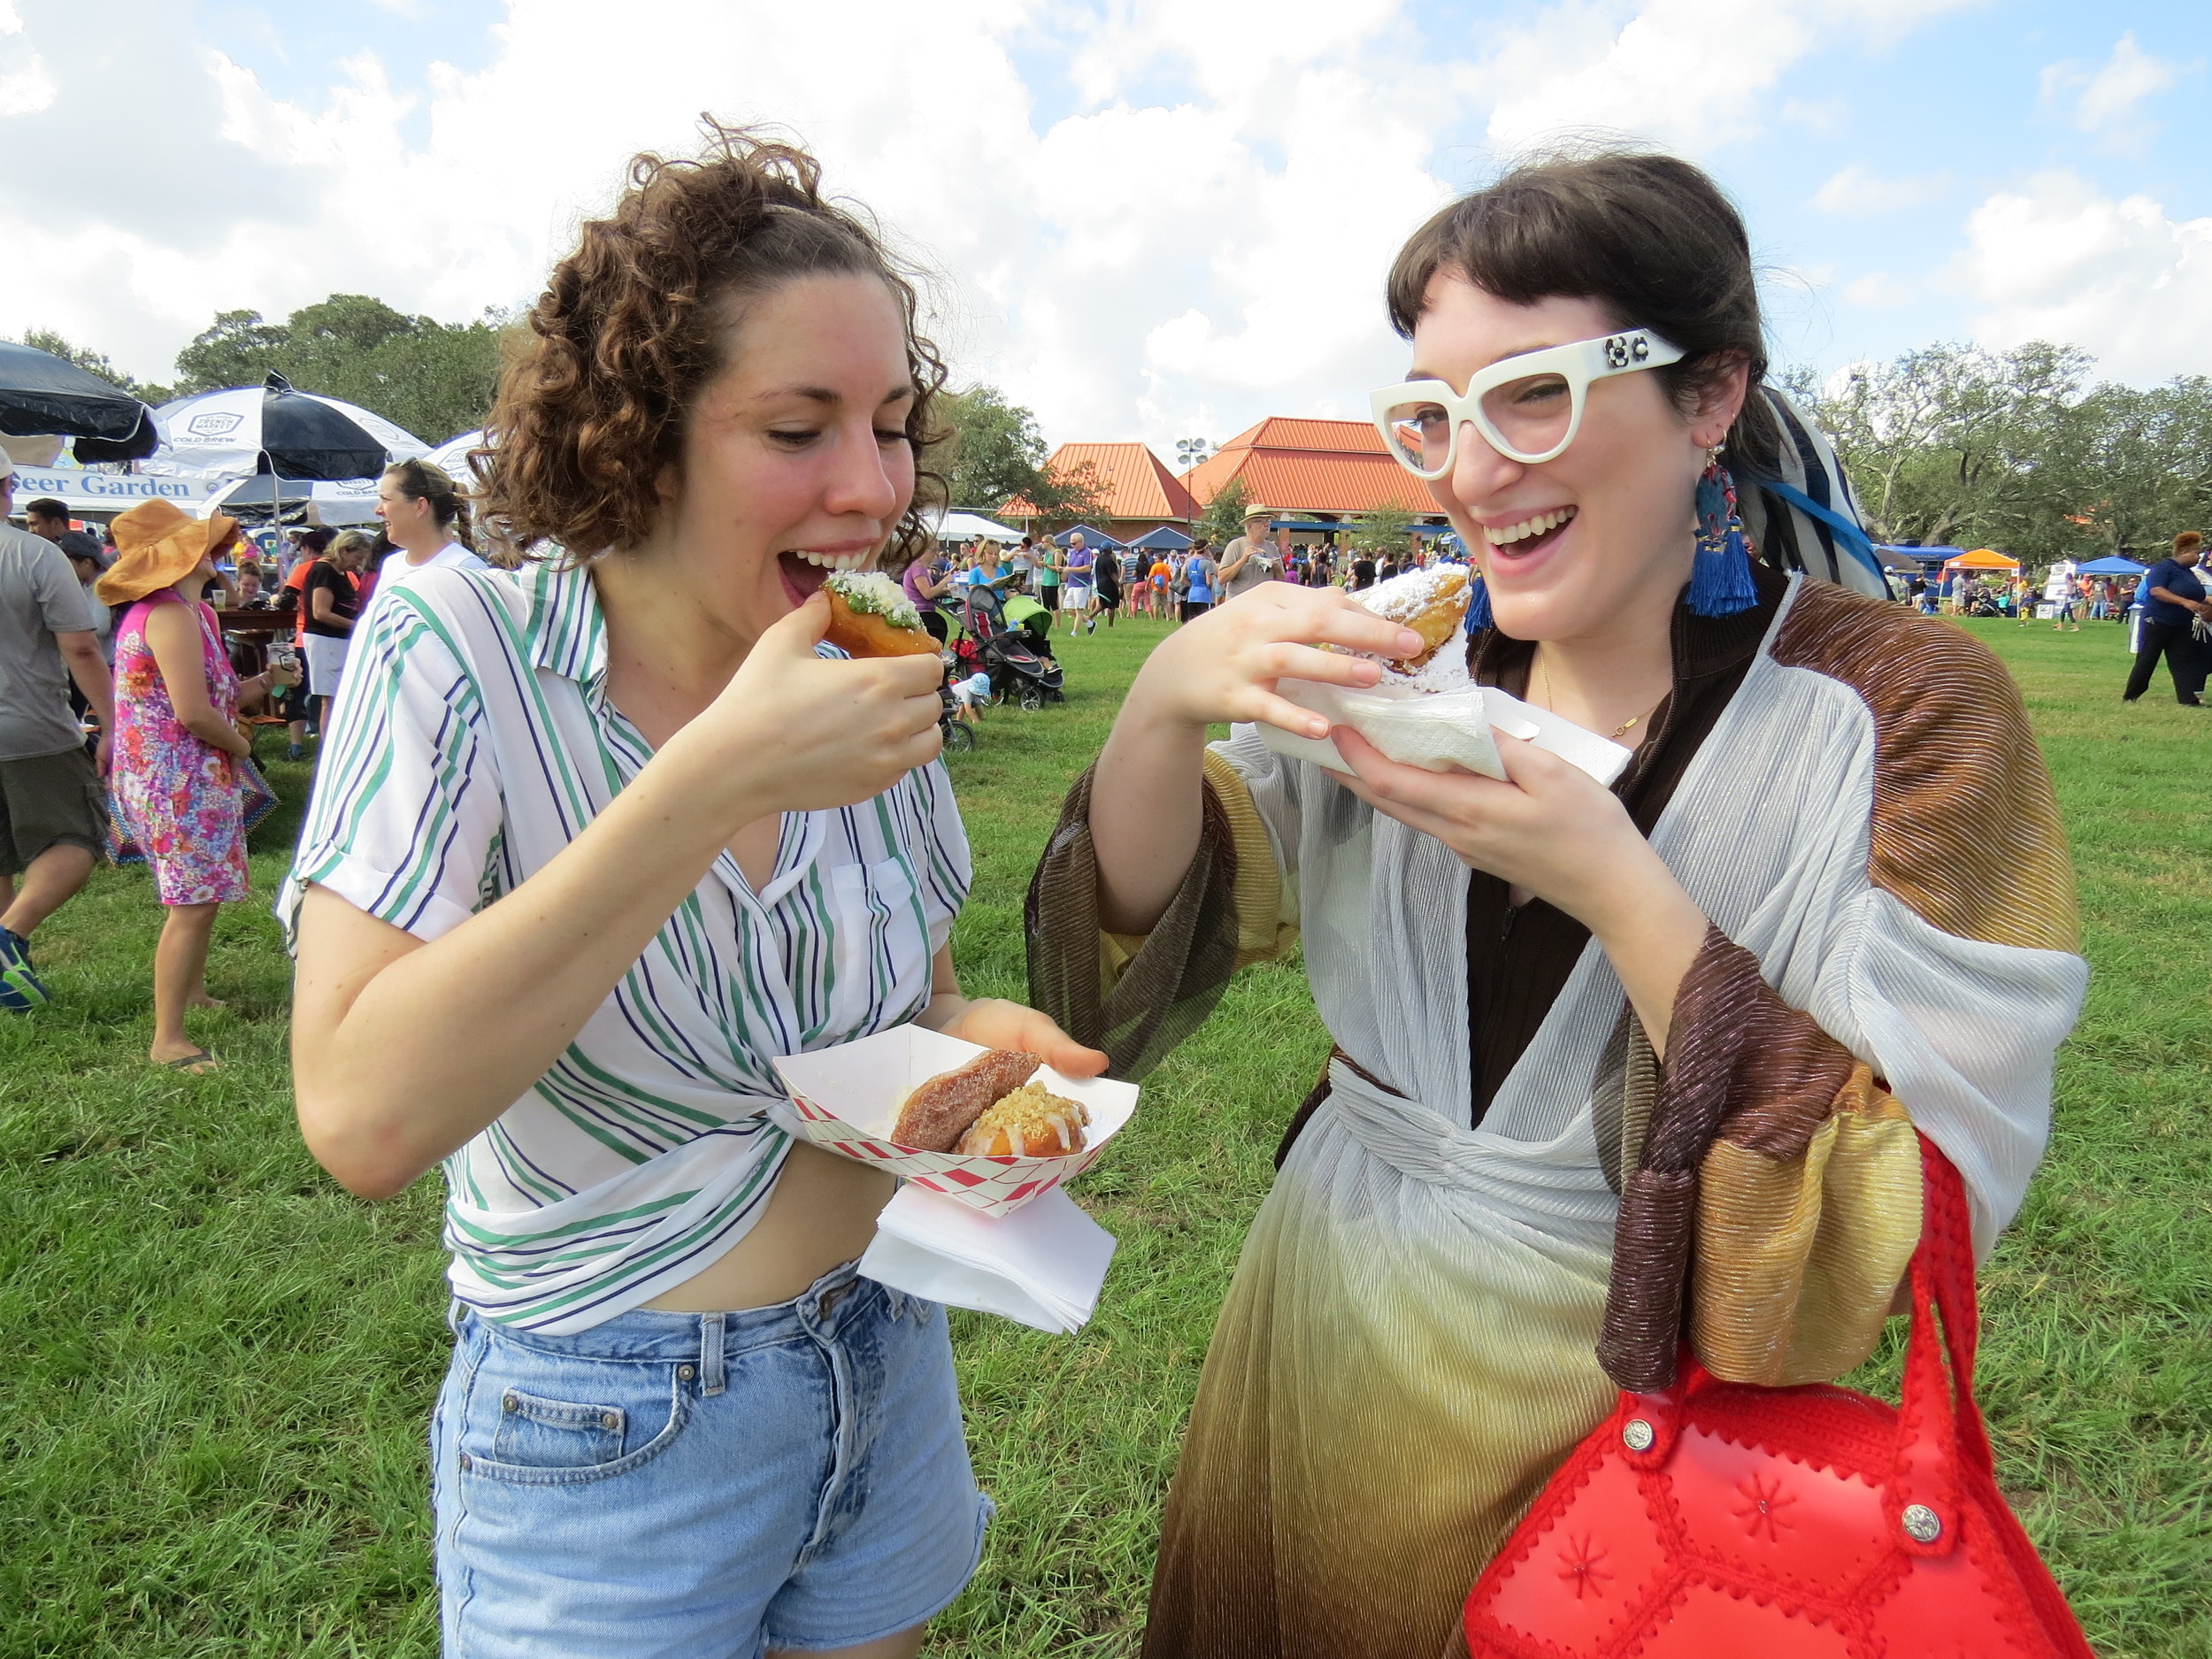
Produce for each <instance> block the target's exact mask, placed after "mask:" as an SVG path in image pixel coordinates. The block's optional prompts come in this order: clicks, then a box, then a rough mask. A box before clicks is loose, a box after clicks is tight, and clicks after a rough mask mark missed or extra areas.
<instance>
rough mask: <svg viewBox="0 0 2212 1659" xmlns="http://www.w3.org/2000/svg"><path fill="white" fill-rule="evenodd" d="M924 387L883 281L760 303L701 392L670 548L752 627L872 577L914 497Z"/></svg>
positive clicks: (807, 288) (676, 482)
mask: <svg viewBox="0 0 2212 1659" xmlns="http://www.w3.org/2000/svg"><path fill="white" fill-rule="evenodd" d="M914 396H915V389H914V380H913V375H912V373H911V372H910V370H909V368H908V365H907V357H906V334H905V329H904V326H903V323H902V319H901V316H900V312H899V308H898V304H897V303H896V302H895V300H894V299H893V298H892V296H891V292H890V290H889V289H888V288H886V287H885V286H884V285H883V283H882V282H880V281H879V280H877V279H876V278H874V277H872V276H860V275H843V274H839V275H821V276H810V277H803V278H801V279H800V280H796V281H794V282H789V283H787V284H785V285H784V286H782V287H780V288H775V289H773V290H772V291H770V292H769V293H767V294H764V295H760V296H753V297H750V298H749V299H748V300H747V301H746V302H745V303H744V304H743V306H742V309H741V315H740V319H739V321H738V323H737V325H736V326H735V327H734V328H733V330H732V332H731V336H730V339H729V341H728V343H727V347H726V361H725V363H724V365H723V367H722V368H721V369H720V370H719V371H718V373H716V374H715V375H714V376H713V377H712V378H711V379H710V380H708V381H707V383H706V384H705V386H703V388H701V389H700V393H699V396H698V398H697V400H696V402H695V403H694V405H693V407H692V409H691V411H690V416H689V419H688V421H687V425H686V430H685V434H684V443H683V464H682V467H681V470H680V473H679V472H677V471H676V470H675V469H671V470H670V472H668V473H667V474H666V475H664V478H663V479H662V480H661V486H660V488H661V494H662V498H663V500H664V502H665V503H667V504H666V507H665V509H664V512H665V518H664V524H663V526H659V527H657V531H656V534H655V536H654V538H653V539H654V541H655V542H656V543H659V544H662V545H664V546H666V547H668V548H670V549H673V550H674V552H675V554H676V556H677V557H680V559H681V560H682V561H683V563H684V565H685V566H686V567H687V569H689V570H692V571H695V572H696V573H697V576H698V578H699V581H698V586H699V588H700V590H701V591H702V592H703V593H705V594H708V595H712V603H714V604H715V608H716V609H717V610H718V611H719V612H720V613H721V614H722V615H723V616H724V618H726V621H727V622H728V623H729V624H730V625H731V626H733V628H734V629H736V630H737V631H738V632H740V633H741V634H745V635H747V636H749V637H751V638H756V639H757V638H758V637H759V635H760V634H761V633H762V631H763V630H764V629H766V628H768V627H770V626H773V625H774V624H775V623H776V622H777V621H778V620H779V619H780V618H783V617H785V616H787V615H788V614H789V613H790V612H791V611H795V610H796V609H798V607H799V606H801V605H803V604H804V603H806V602H807V600H808V598H809V597H810V596H811V595H812V594H813V593H814V592H815V590H816V589H817V588H820V587H821V585H822V583H823V582H824V581H825V580H826V579H827V578H828V577H829V575H830V574H831V572H833V571H837V570H863V569H872V568H874V566H875V564H876V561H877V558H878V557H879V554H880V553H881V551H882V549H883V547H884V545H885V543H886V542H887V541H888V540H889V539H890V536H891V534H892V532H893V531H894V530H895V528H896V527H897V526H898V522H899V518H900V516H901V515H902V514H903V513H904V512H905V511H906V509H907V504H908V503H910V501H911V500H912V499H913V496H914V470H915V457H914V449H913V445H912V444H911V443H910V442H908V439H907V435H906V417H907V411H909V410H910V408H911V407H912V406H913V403H914Z"/></svg>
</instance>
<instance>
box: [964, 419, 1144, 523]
mask: <svg viewBox="0 0 2212 1659" xmlns="http://www.w3.org/2000/svg"><path fill="white" fill-rule="evenodd" d="M943 408H944V414H945V431H946V436H945V439H944V447H943V449H942V450H941V452H940V453H938V454H937V455H936V456H934V457H933V460H934V462H935V465H937V467H938V469H939V470H940V471H941V472H943V473H944V474H945V477H946V480H947V484H948V490H947V494H948V495H949V499H950V500H951V502H952V504H953V505H954V506H956V507H969V508H974V509H978V510H979V511H984V512H997V511H1002V510H1003V509H1004V508H1005V506H1006V504H1007V503H1010V502H1013V501H1020V502H1022V503H1025V505H1026V507H1027V508H1028V511H1027V513H1026V514H1025V516H1026V517H1029V518H1045V519H1051V520H1056V521H1065V522H1069V523H1072V522H1073V521H1074V520H1076V519H1078V518H1092V517H1094V516H1096V515H1097V514H1098V513H1100V512H1101V511H1104V509H1105V506H1106V502H1107V499H1108V495H1109V491H1108V489H1107V486H1106V481H1105V480H1103V479H1102V478H1100V477H1099V476H1098V469H1097V468H1096V467H1094V466H1093V465H1091V464H1090V463H1089V462H1088V461H1084V462H1080V463H1079V464H1078V465H1075V466H1073V467H1069V468H1061V469H1057V470H1056V469H1054V468H1053V467H1051V466H1050V465H1048V464H1047V461H1046V458H1045V441H1044V437H1043V434H1041V433H1040V432H1039V431H1038V430H1037V417H1036V416H1035V415H1034V414H1033V413H1032V412H1031V411H1029V410H1027V409H1025V408H1024V407H1023V406H1022V405H1021V404H1019V403H1009V402H1008V401H1007V398H1006V395H1005V394H1004V393H1003V392H1002V391H1000V390H999V389H998V388H997V387H995V386H973V387H970V388H968V389H967V390H966V391H964V392H948V393H947V394H945V396H944V400H943Z"/></svg>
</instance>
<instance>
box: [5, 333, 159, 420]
mask: <svg viewBox="0 0 2212 1659" xmlns="http://www.w3.org/2000/svg"><path fill="white" fill-rule="evenodd" d="M23 343H24V344H25V345H27V346H28V347H30V348H31V349H32V350H34V351H43V352H46V353H48V354H49V355H50V356H53V357H59V358H61V359H62V361H64V362H65V363H73V364H74V365H77V367H79V368H81V369H82V370H83V371H84V372H85V373H87V374H89V375H91V376H92V377H93V379H95V380H105V381H106V382H107V383H108V384H109V385H110V386H112V387H115V388H119V390H122V391H126V392H128V393H129V394H130V395H131V396H133V397H135V398H137V399H138V400H139V401H140V402H142V403H167V402H168V401H169V396H170V393H169V388H167V387H165V386H149V385H146V384H145V383H144V382H142V381H141V380H136V379H134V378H133V377H132V376H130V375H128V374H126V373H123V371H122V370H120V369H119V368H117V367H116V366H115V365H114V364H112V363H111V362H109V361H108V356H107V353H106V352H104V351H95V350H93V349H91V348H90V347H88V346H80V345H74V344H73V343H71V342H69V341H68V340H66V339H65V338H64V337H63V336H61V335H60V334H56V333H55V332H54V331H53V330H52V329H50V328H32V329H27V330H26V331H25V333H24V335H23Z"/></svg>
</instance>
